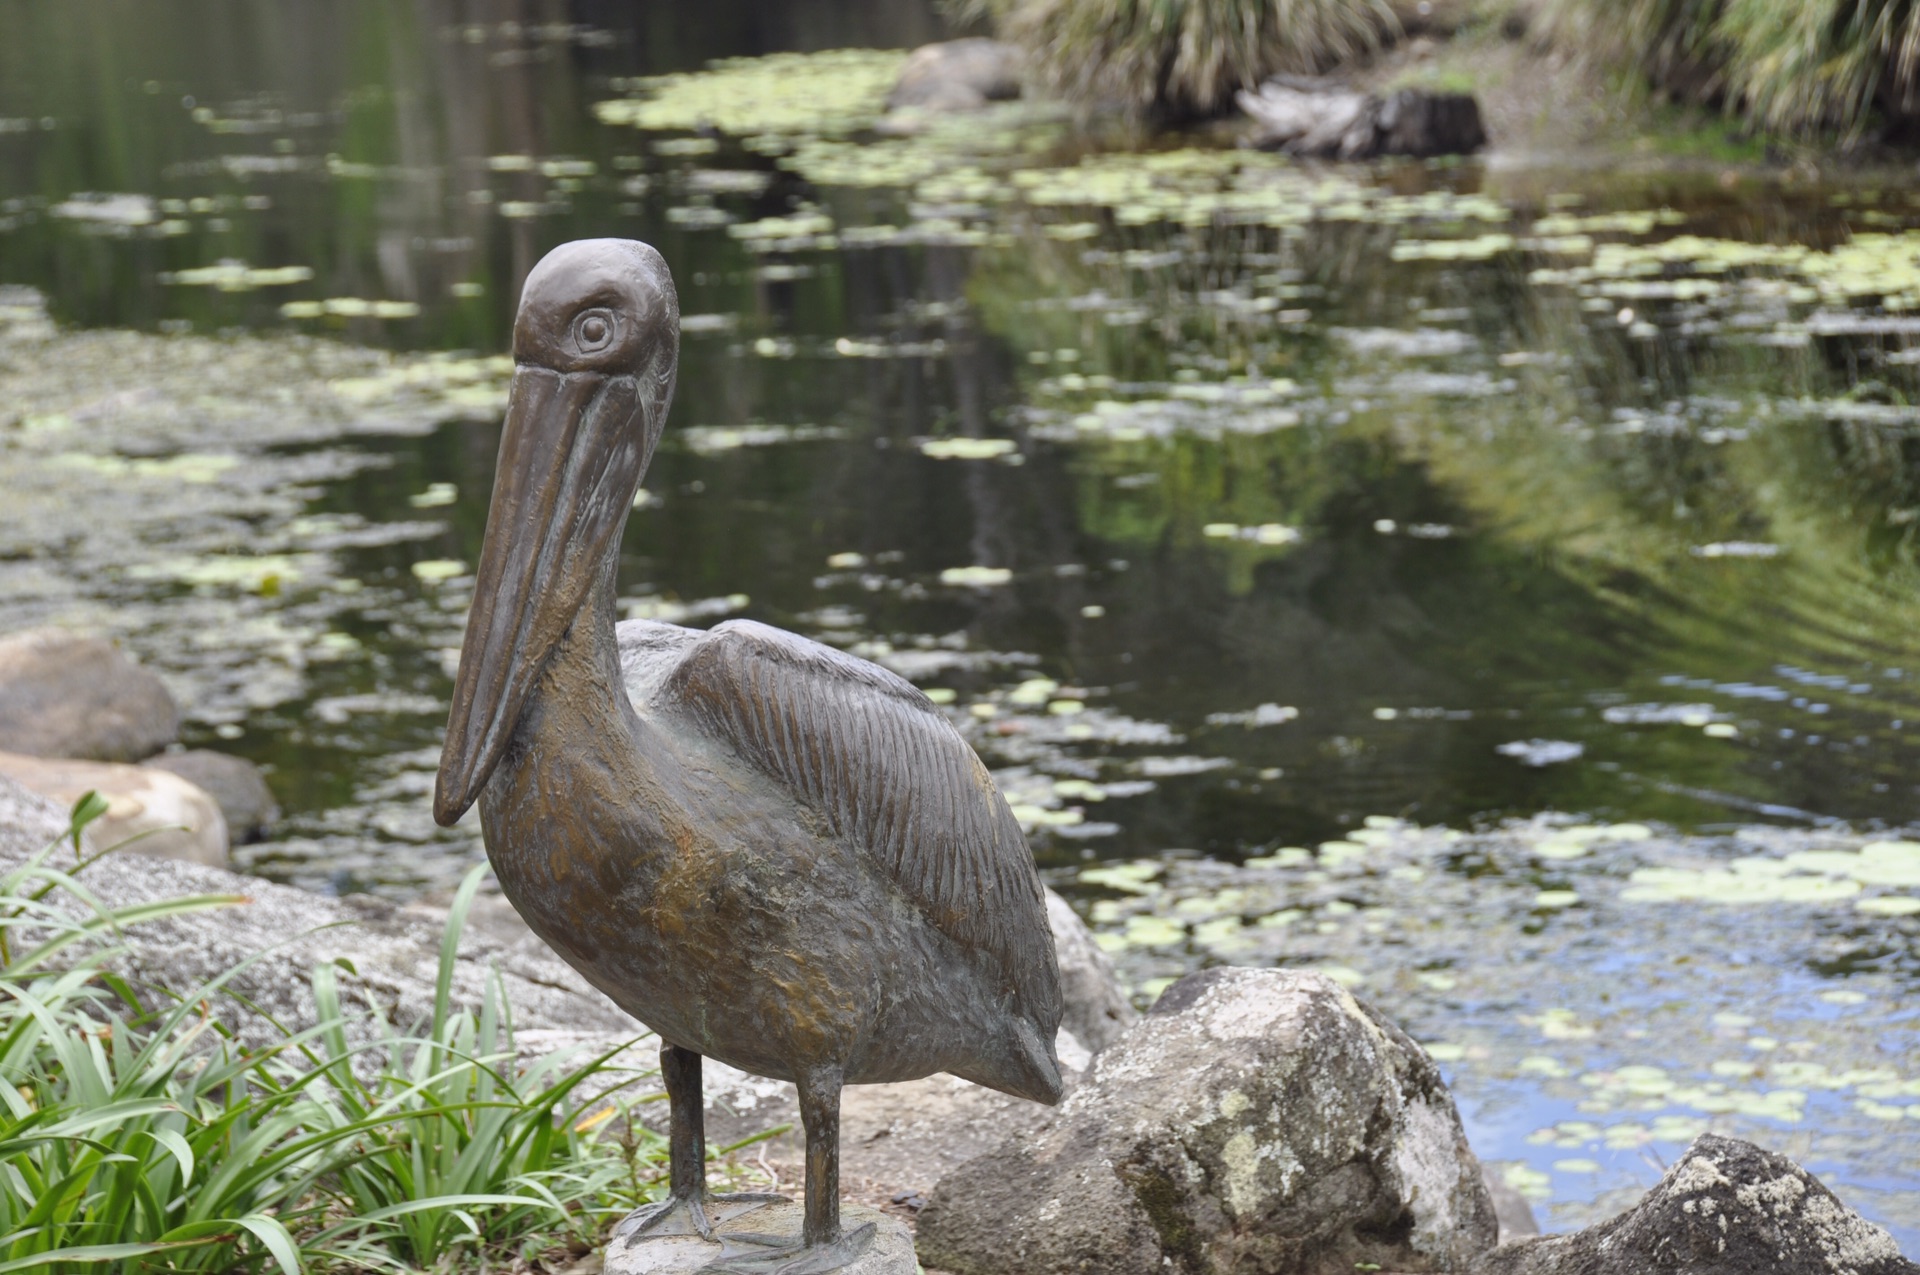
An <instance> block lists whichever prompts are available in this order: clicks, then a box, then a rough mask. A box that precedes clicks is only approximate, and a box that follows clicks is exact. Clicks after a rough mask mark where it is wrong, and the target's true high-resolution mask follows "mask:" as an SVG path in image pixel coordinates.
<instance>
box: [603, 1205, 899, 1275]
mask: <svg viewBox="0 0 1920 1275" xmlns="http://www.w3.org/2000/svg"><path fill="white" fill-rule="evenodd" d="M712 1209H713V1212H712V1215H711V1216H712V1219H713V1223H714V1226H713V1233H714V1238H713V1239H711V1240H703V1239H701V1238H700V1237H699V1236H697V1235H654V1236H642V1237H641V1238H640V1239H639V1242H638V1243H635V1244H631V1245H629V1244H628V1243H627V1241H626V1240H624V1239H615V1240H613V1241H612V1242H611V1243H609V1244H608V1245H607V1251H606V1264H605V1266H604V1267H603V1268H602V1270H603V1272H604V1275H692V1272H695V1271H704V1270H706V1269H708V1268H709V1267H712V1266H715V1265H718V1266H719V1268H720V1269H721V1270H725V1269H726V1259H727V1258H728V1257H731V1256H734V1255H741V1256H745V1255H747V1254H750V1253H752V1252H753V1251H754V1246H752V1245H750V1244H742V1243H738V1242H728V1238H729V1236H734V1235H781V1236H791V1237H792V1239H793V1242H794V1243H795V1244H798V1243H799V1242H800V1224H801V1222H802V1220H803V1219H804V1217H805V1210H804V1209H803V1208H802V1207H801V1206H800V1204H799V1203H798V1202H797V1201H794V1200H781V1201H778V1202H775V1203H771V1204H749V1205H739V1204H726V1203H716V1204H714V1205H713V1206H712ZM869 1222H871V1223H873V1225H874V1236H873V1242H872V1243H871V1244H869V1245H867V1247H866V1250H865V1251H864V1252H862V1253H861V1254H860V1255H859V1256H858V1257H856V1258H854V1259H853V1260H852V1261H851V1262H849V1263H847V1264H846V1265H845V1266H841V1267H837V1268H836V1269H835V1271H834V1275H915V1272H916V1271H918V1270H919V1269H920V1267H919V1263H918V1262H917V1261H916V1260H915V1259H914V1255H913V1236H912V1235H911V1234H909V1233H908V1231H907V1224H906V1223H905V1222H903V1221H901V1220H900V1219H899V1218H897V1217H894V1216H893V1215H892V1214H890V1213H882V1212H880V1210H878V1209H870V1208H867V1207H866V1206H865V1205H860V1204H847V1203H842V1204H841V1205H840V1229H841V1231H842V1232H843V1233H852V1232H853V1231H855V1230H857V1229H858V1228H860V1227H862V1226H865V1225H866V1224H867V1223H869ZM805 1269H807V1270H809V1271H811V1269H812V1268H811V1267H808V1268H805Z"/></svg>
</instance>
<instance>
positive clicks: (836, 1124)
mask: <svg viewBox="0 0 1920 1275" xmlns="http://www.w3.org/2000/svg"><path fill="white" fill-rule="evenodd" d="M797 1088H798V1089H799V1090H800V1124H801V1126H802V1127H803V1128H805V1129H806V1131H807V1219H806V1228H805V1230H803V1231H802V1232H801V1237H802V1238H803V1239H804V1240H805V1241H806V1245H807V1247H808V1248H813V1247H815V1246H817V1245H822V1244H831V1243H833V1242H834V1241H835V1240H837V1239H839V1238H840V1069H839V1068H838V1067H816V1068H813V1069H811V1070H810V1071H809V1072H808V1073H807V1075H806V1076H805V1077H804V1078H803V1079H802V1080H801V1081H800V1082H799V1084H798V1086H797Z"/></svg>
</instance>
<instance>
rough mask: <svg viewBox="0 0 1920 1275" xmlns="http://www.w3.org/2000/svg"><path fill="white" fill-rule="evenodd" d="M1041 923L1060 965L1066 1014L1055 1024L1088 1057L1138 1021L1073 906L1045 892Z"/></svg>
mask: <svg viewBox="0 0 1920 1275" xmlns="http://www.w3.org/2000/svg"><path fill="white" fill-rule="evenodd" d="M1047 924H1048V925H1049V926H1050V927H1051V928H1052V930H1053V952H1054V956H1055V958H1056V959H1057V960H1058V961H1059V963H1060V995H1061V998H1062V999H1063V1000H1064V1001H1065V1002H1066V1015H1065V1016H1064V1017H1063V1018H1062V1019H1061V1020H1060V1025H1061V1026H1062V1027H1064V1028H1066V1029H1067V1030H1068V1031H1070V1032H1072V1033H1073V1036H1074V1039H1075V1040H1078V1041H1079V1042H1080V1043H1081V1044H1082V1045H1085V1046H1086V1047H1087V1049H1088V1050H1090V1051H1091V1052H1093V1053H1096V1054H1097V1053H1099V1052H1100V1051H1101V1050H1103V1049H1105V1048H1106V1047H1107V1046H1108V1045H1111V1044H1112V1043H1113V1042H1114V1041H1116V1040H1118V1039H1119V1038H1120V1033H1121V1032H1123V1031H1125V1030H1126V1029H1127V1028H1129V1027H1131V1026H1132V1025H1133V1024H1134V1022H1135V1020H1137V1019H1138V1018H1139V1017H1140V1012H1139V1011H1138V1010H1136V1009H1134V1007H1133V1002H1131V1001H1129V1000H1128V999H1127V997H1126V993H1124V992H1122V991H1121V990H1120V981H1119V979H1118V978H1117V977H1115V975H1114V972H1113V961H1112V960H1111V959H1109V958H1108V956H1107V954H1106V953H1105V952H1103V951H1101V950H1100V946H1099V944H1097V943H1095V942H1094V941H1093V931H1091V930H1089V929H1088V928H1087V923H1086V922H1085V921H1082V920H1081V919H1080V917H1079V914H1078V913H1076V912H1075V911H1074V910H1073V905H1072V904H1070V903H1068V902H1067V901H1066V900H1065V899H1063V898H1061V897H1060V896H1059V895H1057V894H1055V893H1054V892H1053V891H1052V890H1048V891H1047Z"/></svg>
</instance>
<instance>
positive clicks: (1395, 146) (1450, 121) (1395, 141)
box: [1236, 76, 1487, 159]
mask: <svg viewBox="0 0 1920 1275" xmlns="http://www.w3.org/2000/svg"><path fill="white" fill-rule="evenodd" d="M1236 100H1237V101H1238V102H1239V104H1240V109H1241V110H1242V111H1245V112H1246V113H1247V115H1248V116H1250V117H1251V118H1252V119H1253V121H1254V122H1255V123H1256V124H1257V125H1258V126H1259V133H1258V135H1257V136H1256V138H1255V139H1254V141H1255V144H1256V145H1258V146H1261V147H1264V148H1266V149H1269V150H1284V151H1287V152H1288V153H1290V154H1294V155H1304V156H1312V157H1315V158H1320V159H1373V158H1375V157H1377V156H1381V155H1410V156H1415V157H1425V156H1433V155H1466V154H1471V153H1472V152H1474V151H1477V150H1479V149H1480V148H1481V147H1482V146H1485V145H1486V144H1487V132H1486V128H1485V126H1484V125H1483V124H1482V123H1481V120H1480V104H1479V103H1478V102H1477V101H1475V100H1474V97H1473V95H1472V94H1471V93H1447V92H1440V91H1436V90H1433V89H1418V88H1407V89H1400V90H1397V91H1396V92H1393V93H1390V94H1387V95H1386V96H1384V97H1383V96H1380V95H1379V94H1375V93H1360V92H1356V91H1354V90H1353V89H1349V88H1345V87H1342V86H1339V85H1335V84H1329V83H1326V82H1324V81H1320V80H1311V79H1306V78H1303V77H1297V76H1279V77H1276V78H1274V79H1271V80H1268V81H1267V82H1266V83H1264V84H1262V85H1261V86H1260V91H1259V92H1257V93H1250V92H1247V91H1245V90H1242V91H1241V92H1240V94H1239V95H1238V97H1237V99H1236Z"/></svg>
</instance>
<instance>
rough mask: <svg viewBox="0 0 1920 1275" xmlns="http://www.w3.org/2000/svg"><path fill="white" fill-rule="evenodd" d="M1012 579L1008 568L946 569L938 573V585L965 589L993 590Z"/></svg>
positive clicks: (1011, 572) (1010, 570)
mask: <svg viewBox="0 0 1920 1275" xmlns="http://www.w3.org/2000/svg"><path fill="white" fill-rule="evenodd" d="M1012 579H1013V571H1012V569H1011V568H1008V567H948V568H946V569H945V570H944V571H942V572H941V573H940V583H941V584H948V585H955V586H958V587H961V588H967V589H993V588H998V587H999V586H1000V585H1003V584H1006V583H1008V582H1009V581H1011V580H1012Z"/></svg>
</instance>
